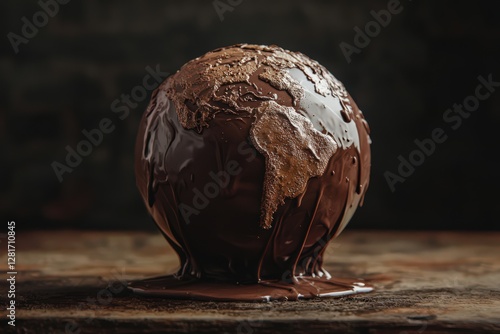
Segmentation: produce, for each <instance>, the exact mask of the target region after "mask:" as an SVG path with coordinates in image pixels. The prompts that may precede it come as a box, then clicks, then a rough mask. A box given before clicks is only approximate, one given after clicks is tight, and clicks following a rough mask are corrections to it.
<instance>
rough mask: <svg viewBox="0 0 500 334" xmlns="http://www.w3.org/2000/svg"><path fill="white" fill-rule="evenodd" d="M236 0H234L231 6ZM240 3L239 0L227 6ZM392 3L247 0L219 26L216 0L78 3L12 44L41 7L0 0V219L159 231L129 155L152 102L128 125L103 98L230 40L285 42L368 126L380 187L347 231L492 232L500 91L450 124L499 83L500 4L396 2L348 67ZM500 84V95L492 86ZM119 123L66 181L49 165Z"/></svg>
mask: <svg viewBox="0 0 500 334" xmlns="http://www.w3.org/2000/svg"><path fill="white" fill-rule="evenodd" d="M222 2H224V3H227V2H228V1H227V0H222ZM237 2H238V1H235V0H233V4H234V3H237ZM387 3H388V2H387V1H356V2H354V1H336V2H333V1H250V0H243V1H241V3H240V4H238V5H236V6H232V11H226V12H224V13H223V20H221V19H220V17H219V15H218V14H217V12H216V10H215V9H214V4H213V2H212V1H176V2H174V1H159V0H157V1H143V0H142V1H139V0H138V1H120V0H115V1H92V0H87V1H78V0H72V1H70V2H69V3H68V4H65V5H61V6H60V10H59V13H58V14H57V15H55V16H54V17H53V18H50V20H49V22H48V24H47V25H46V26H44V27H41V28H39V32H38V34H37V35H36V36H35V37H33V38H31V39H29V42H28V43H27V44H21V45H19V53H17V54H16V53H15V52H14V50H13V48H12V46H11V44H10V42H9V40H8V38H7V34H8V33H9V32H14V33H16V34H19V35H20V34H21V28H22V26H23V22H22V21H21V18H22V17H23V16H26V17H27V18H28V20H29V21H30V22H32V20H33V15H34V14H35V13H36V12H38V11H40V6H39V5H38V3H37V1H19V0H9V1H6V0H4V1H2V3H1V4H0V25H1V33H2V36H1V43H0V150H1V154H0V216H1V217H2V219H3V220H4V221H7V220H16V222H17V224H16V227H18V228H37V229H40V228H44V229H45V228H46V229H50V228H102V229H115V228H118V229H154V225H153V223H152V222H151V220H150V218H148V215H147V214H146V210H145V208H144V205H143V203H142V200H141V199H140V198H139V195H138V191H137V190H136V188H135V180H134V174H133V148H134V141H135V134H136V130H137V127H138V123H139V119H140V116H141V114H142V112H143V111H144V109H145V106H146V105H147V101H148V100H149V96H150V94H151V92H148V98H147V99H146V100H144V101H143V102H142V103H139V105H138V106H137V107H136V108H134V109H132V110H131V114H130V115H129V116H128V117H127V118H126V119H124V120H119V118H118V117H117V115H116V114H113V113H112V112H111V108H110V105H111V103H112V101H113V100H115V99H116V98H119V97H120V95H121V94H122V93H125V94H129V93H130V91H131V89H132V88H133V87H135V86H137V85H141V84H142V78H143V77H144V76H145V75H146V73H147V72H146V71H145V67H146V66H148V65H149V66H151V67H155V66H156V65H157V64H159V65H160V68H161V69H162V70H163V71H168V72H171V73H172V72H174V71H176V70H177V69H178V68H179V67H180V66H181V65H182V64H183V63H185V62H186V61H188V60H190V59H192V58H194V57H196V56H199V55H202V54H203V53H205V52H207V51H209V50H211V49H214V48H217V47H221V46H226V45H231V44H235V43H242V42H246V43H257V44H277V45H279V46H281V47H284V48H286V49H290V50H293V51H301V52H303V53H305V54H306V55H308V56H310V57H311V58H313V59H315V60H317V61H318V62H320V63H321V64H323V65H324V66H325V67H327V68H328V69H329V70H330V71H331V72H332V73H333V74H334V75H335V76H336V77H337V78H338V79H339V80H341V81H342V82H343V83H344V84H345V86H346V88H347V89H348V91H349V92H350V93H351V95H352V96H353V97H354V99H355V100H356V101H357V103H358V105H359V106H360V108H361V109H362V110H363V111H364V114H365V116H366V118H367V120H368V122H369V124H370V126H371V129H372V135H371V137H372V140H373V144H372V157H373V161H372V174H371V185H370V188H369V191H368V193H367V196H366V199H365V205H364V206H363V207H362V208H361V209H359V210H358V212H357V213H356V214H355V216H354V218H353V220H352V222H351V224H350V225H349V228H353V229H354V228H374V229H499V224H498V205H497V201H498V198H499V196H498V195H497V191H498V179H497V177H496V174H495V173H496V172H498V170H499V163H498V158H497V157H495V155H496V154H497V152H498V145H497V144H498V132H499V121H500V116H499V113H498V111H499V107H500V92H495V93H493V94H492V96H491V97H490V98H489V99H487V100H485V101H482V102H481V103H480V105H479V109H478V110H477V111H475V112H474V113H473V114H472V115H471V116H470V117H469V118H468V119H465V120H464V121H463V124H462V125H461V126H460V127H459V128H458V129H457V130H452V129H451V128H450V126H449V125H448V124H446V123H445V122H444V121H443V118H442V116H443V113H444V112H445V110H446V109H448V108H451V107H452V106H453V104H454V103H462V101H463V100H464V99H465V98H466V97H467V96H469V95H473V94H474V90H475V88H476V86H477V85H478V83H479V82H478V79H477V77H478V76H479V75H482V76H483V77H485V78H486V77H487V76H488V75H489V74H492V76H493V79H494V80H495V81H500V62H499V60H500V57H499V56H500V53H499V52H498V51H497V50H498V49H499V46H500V23H499V21H500V20H499V16H498V9H497V8H498V7H499V6H498V5H497V6H495V2H494V1H491V2H490V1H469V2H457V1H417V0H413V1H409V0H406V1H401V4H402V6H403V10H402V12H401V13H400V14H397V15H393V16H392V20H391V22H390V24H389V25H388V26H387V27H385V28H382V30H381V32H380V34H379V35H378V36H376V37H373V38H372V40H371V42H370V43H369V45H368V46H367V47H365V48H363V49H362V50H361V52H360V53H359V54H354V55H352V62H351V63H348V62H347V60H346V58H345V57H344V55H343V53H342V51H341V49H340V47H339V44H340V43H341V42H346V43H349V44H351V45H353V44H354V42H353V41H354V36H355V31H354V30H353V29H354V27H356V26H358V27H360V28H361V29H363V28H364V27H365V25H366V24H367V23H368V22H370V21H372V20H373V17H372V16H371V14H370V11H371V10H375V11H379V10H381V9H385V8H387ZM499 90H500V89H499ZM104 117H107V118H110V119H111V120H112V121H113V124H115V125H116V129H115V130H114V131H113V132H112V133H110V134H106V135H104V139H103V142H102V144H100V145H99V146H98V147H97V148H95V149H94V150H93V152H92V153H91V154H90V155H89V156H87V157H84V158H83V162H82V163H81V164H80V165H79V166H78V167H76V168H75V169H74V171H73V172H72V173H71V174H64V181H63V182H61V183H60V182H59V181H58V179H57V177H56V175H55V173H54V171H53V169H52V167H51V163H52V162H53V161H59V162H64V159H65V156H66V153H67V152H66V150H65V147H66V145H70V146H71V147H73V148H74V147H75V146H76V144H77V143H78V142H79V141H80V140H82V139H84V137H83V135H82V130H83V129H87V130H90V129H93V128H96V127H98V124H99V121H100V120H101V119H102V118H104ZM436 127H441V128H443V129H444V131H445V133H446V135H447V136H448V139H447V141H446V142H444V143H442V144H439V145H437V147H436V150H435V152H434V154H432V155H431V156H429V157H427V158H426V160H425V162H424V163H423V164H422V165H421V166H419V167H417V168H416V170H415V172H414V173H413V174H412V175H411V176H410V177H408V178H407V180H406V181H405V182H404V183H398V184H397V185H396V189H395V191H394V192H391V190H390V188H389V186H388V184H387V182H386V180H385V178H384V173H385V172H386V171H391V172H394V173H397V168H398V163H399V161H398V156H399V155H402V156H404V157H408V155H409V154H410V153H411V152H412V151H413V150H414V149H415V148H416V146H415V144H414V143H413V141H414V140H415V139H424V138H429V137H430V133H431V131H432V130H433V129H434V128H436Z"/></svg>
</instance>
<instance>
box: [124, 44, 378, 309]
mask: <svg viewBox="0 0 500 334" xmlns="http://www.w3.org/2000/svg"><path fill="white" fill-rule="evenodd" d="M369 145H370V139H369V129H368V125H367V123H366V121H365V120H364V118H363V115H362V113H361V111H360V110H359V109H358V107H357V106H356V104H355V103H354V101H353V100H352V99H351V97H350V95H349V94H348V93H347V92H346V90H345V88H344V87H343V85H342V84H341V83H340V82H339V81H338V80H336V79H335V78H334V77H333V75H331V74H330V72H328V71H327V70H326V69H325V68H324V67H322V66H321V65H319V64H318V63H317V62H315V61H313V60H311V59H310V58H308V57H306V56H304V55H302V54H300V53H295V52H290V51H286V50H283V49H281V48H278V47H275V46H256V45H235V46H231V47H227V48H222V49H218V50H214V51H212V52H209V53H207V54H205V55H204V56H202V57H199V58H196V59H194V60H192V61H190V62H188V63H187V64H186V65H184V66H183V67H182V68H181V69H180V70H179V71H178V72H177V73H175V74H174V75H172V76H170V77H169V78H168V79H166V80H165V82H163V83H162V85H161V86H160V87H159V88H158V89H157V90H156V91H155V92H154V93H153V96H152V98H151V102H150V104H149V106H148V108H147V110H146V112H145V113H144V116H143V119H142V121H141V125H140V129H139V134H138V137H137V145H136V166H135V169H136V179H137V186H138V188H139V190H140V193H141V195H142V197H143V198H144V201H145V203H146V206H147V208H148V210H149V212H150V213H151V215H152V216H153V218H154V220H155V222H156V224H157V225H158V227H159V228H160V230H161V231H162V233H163V234H164V236H165V238H166V239H167V240H168V242H169V244H170V245H171V246H172V247H173V248H174V250H175V251H176V252H177V253H178V255H179V258H180V262H181V268H180V269H179V271H178V272H177V273H176V274H175V275H172V276H169V277H164V278H162V279H153V280H146V281H142V282H135V283H132V285H131V287H132V289H133V290H134V291H137V292H142V293H147V292H148V290H149V292H150V293H151V294H162V293H163V294H164V295H166V296H172V297H182V296H184V297H187V296H189V297H191V298H200V299H222V300H267V299H279V298H287V299H297V298H308V297H314V296H328V295H330V296H332V295H341V294H342V293H344V294H346V293H345V292H346V291H347V293H349V291H350V293H356V292H365V291H369V290H370V288H368V287H364V288H363V287H362V286H363V284H362V283H355V284H353V283H352V282H351V283H346V281H345V280H344V281H342V280H340V281H339V280H334V279H333V278H331V276H330V275H329V273H328V272H327V271H325V270H324V269H323V267H322V262H323V253H324V250H325V247H326V245H327V244H328V242H329V241H330V240H331V239H332V238H334V237H335V236H336V235H338V234H339V233H340V232H341V231H342V229H343V228H344V227H345V225H346V224H347V223H348V221H349V220H350V218H351V217H352V215H353V213H354V211H355V210H356V208H357V207H358V205H359V204H360V202H361V201H362V198H363V196H364V194H365V192H366V189H367V187H368V182H369V170H370V147H369ZM217 287H218V288H217ZM214 289H215V290H214ZM214 291H215V292H214ZM217 296H219V298H217ZM221 296H222V297H221ZM266 296H267V297H266ZM269 296H272V297H269ZM268 297H269V298H268Z"/></svg>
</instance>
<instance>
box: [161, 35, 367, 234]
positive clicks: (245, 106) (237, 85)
mask: <svg viewBox="0 0 500 334" xmlns="http://www.w3.org/2000/svg"><path fill="white" fill-rule="evenodd" d="M293 71H299V72H300V73H301V74H300V75H299V74H297V73H298V72H293ZM179 73H182V75H179ZM300 79H302V80H300ZM265 84H268V85H269V87H268V88H270V89H273V90H274V91H277V92H279V93H283V92H284V93H285V94H286V96H285V97H283V96H281V100H280V96H279V93H273V94H270V92H269V90H270V89H267V91H268V92H267V94H265V93H264V92H263V88H262V87H263V85H265ZM167 87H168V88H167V90H166V92H167V96H168V98H169V99H171V100H172V101H173V102H174V104H175V108H176V111H177V114H178V117H179V121H180V123H181V124H182V126H183V127H185V128H186V129H196V131H197V132H199V133H201V132H202V131H203V128H204V127H209V126H210V120H212V119H213V118H214V117H215V115H216V114H217V113H220V112H223V113H228V114H243V115H244V114H247V116H254V117H255V118H256V119H257V124H255V125H254V127H253V129H252V131H251V133H250V137H251V139H252V142H253V143H254V144H255V146H256V148H257V149H258V150H259V152H260V153H262V154H263V155H264V156H265V157H266V173H265V182H264V185H263V188H264V193H263V195H262V210H261V211H262V215H261V221H260V226H262V227H264V228H269V227H271V224H272V218H273V214H274V213H275V212H276V209H277V208H278V206H279V205H280V204H283V201H284V199H285V198H295V197H297V196H298V195H300V194H301V192H303V191H304V190H305V186H306V183H307V181H308V180H309V179H310V178H311V177H315V176H319V175H321V174H322V173H323V172H324V170H325V167H326V164H327V163H328V160H329V159H330V158H331V156H332V154H333V153H334V152H335V151H336V148H337V147H338V146H339V145H340V146H342V147H343V148H344V149H345V148H347V147H349V146H350V145H355V146H356V148H357V149H359V139H358V136H357V133H356V132H357V131H356V125H355V124H354V123H353V122H351V118H352V116H351V115H352V112H353V111H352V107H351V106H350V103H349V100H348V98H347V97H348V95H347V92H346V91H345V89H344V88H343V86H342V84H341V83H340V82H339V81H337V80H336V79H335V78H334V77H333V76H332V75H330V74H329V72H328V71H327V70H326V69H324V68H323V67H322V66H321V65H319V64H318V63H316V62H314V61H312V60H311V59H309V58H308V57H306V56H304V55H302V54H300V53H292V52H289V51H286V50H283V49H281V48H278V47H273V46H272V47H268V46H256V45H245V44H244V45H240V46H235V47H229V48H224V49H218V50H214V51H213V52H209V53H207V54H206V55H204V56H203V57H200V58H196V59H194V60H192V61H190V62H188V63H187V64H186V65H184V66H183V67H182V69H181V70H180V71H179V72H178V73H176V74H174V75H173V76H172V77H170V78H169V79H168V80H167ZM313 92H314V93H313ZM318 97H319V98H318ZM321 98H322V99H323V100H321ZM312 99H315V100H317V101H319V102H318V103H319V104H321V105H322V106H323V107H324V108H332V106H334V105H335V103H336V104H337V105H338V107H337V108H338V110H337V111H339V112H336V111H334V110H329V112H330V114H329V115H328V116H327V117H323V118H324V119H325V124H324V123H321V124H314V122H315V121H316V120H317V119H318V117H319V116H318V115H317V114H315V113H319V114H325V112H324V111H322V110H317V108H316V109H315V108H314V107H313V108H311V107H310V105H311V103H314V102H317V101H313V102H311V100H312ZM268 101H269V102H268ZM273 101H274V103H273ZM332 101H333V102H332ZM318 103H317V104H318ZM319 104H318V105H319ZM280 105H287V106H289V107H292V108H288V109H287V108H284V107H281V106H280ZM284 110H286V111H284ZM267 113H271V114H273V115H267ZM274 113H278V114H279V116H275V115H274ZM300 113H304V114H306V116H307V117H301V118H299V117H298V116H301V115H300ZM337 114H338V115H342V116H341V117H339V116H336V115H337ZM266 122H271V123H272V124H273V127H269V126H268V125H266V124H265V123H266ZM311 122H313V123H311ZM349 123H350V124H349ZM311 124H312V125H313V126H314V127H313V126H311ZM290 129H294V134H297V135H302V136H303V137H301V138H295V136H287V135H286V131H290ZM291 152H293V153H292V156H290V154H291ZM295 155H297V156H300V157H301V160H300V161H294V158H293V156H295ZM299 166H300V167H299Z"/></svg>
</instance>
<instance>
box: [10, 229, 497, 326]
mask: <svg viewBox="0 0 500 334" xmlns="http://www.w3.org/2000/svg"><path fill="white" fill-rule="evenodd" d="M16 245H17V254H16V256H17V264H16V270H17V272H18V274H17V277H16V280H17V281H16V306H17V308H16V326H15V327H12V326H9V325H8V324H7V321H8V318H7V317H6V310H5V307H4V305H7V302H8V300H7V285H6V280H5V279H4V278H2V280H1V283H0V284H1V285H0V291H1V295H0V301H1V305H2V311H1V317H2V320H1V323H0V326H1V329H0V332H1V333H9V332H14V333H37V334H38V333H43V334H46V333H47V334H48V333H186V332H194V333H241V334H244V333H275V332H278V331H283V332H299V333H332V332H335V333H401V334H405V333H408V334H409V333H426V334H431V333H448V332H455V333H456V332H458V333H483V332H484V333H500V233H498V232H494V233H469V232H463V233H451V232H449V233H448V232H371V231H363V232H359V231H346V232H344V233H343V234H342V235H341V236H340V237H339V238H338V239H337V240H336V242H334V243H333V244H332V245H331V246H330V247H329V248H328V253H327V254H328V255H327V260H326V261H327V262H326V265H325V267H326V268H327V269H328V270H329V271H330V273H332V274H333V275H334V276H339V277H342V276H344V277H362V278H364V279H365V280H366V281H368V282H370V283H371V284H373V285H374V286H375V287H376V291H375V292H372V293H368V294H360V295H354V296H349V297H343V298H332V299H317V300H301V301H296V302H270V303H229V302H199V301H185V300H165V299H160V298H141V297H137V296H133V295H130V294H129V293H126V292H125V289H124V287H123V285H122V283H120V282H126V281H127V280H129V279H137V278H142V277H148V276H156V275H162V274H165V273H169V272H171V271H173V270H174V269H175V268H176V266H177V258H176V256H175V254H174V253H173V252H172V251H171V250H170V248H169V247H168V245H167V243H166V242H165V241H164V240H163V239H162V237H161V236H160V235H159V234H156V233H144V232H80V231H78V232H75V231H62V232H60V231H56V232H54V231H52V232H47V231H45V232H25V233H17V239H16ZM0 246H1V247H2V250H1V253H0V254H1V257H0V272H1V274H0V275H2V277H5V273H6V272H7V258H6V254H5V253H6V252H5V249H4V248H6V247H5V242H3V243H1V244H0ZM4 329H6V330H5V331H4Z"/></svg>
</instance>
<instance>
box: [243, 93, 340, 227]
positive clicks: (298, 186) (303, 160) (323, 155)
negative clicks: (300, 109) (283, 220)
mask: <svg viewBox="0 0 500 334" xmlns="http://www.w3.org/2000/svg"><path fill="white" fill-rule="evenodd" d="M250 134H251V137H252V141H253V143H254V145H255V147H256V148H257V149H258V150H259V152H261V153H262V154H263V155H264V156H265V157H266V174H265V178H264V194H263V198H262V215H261V226H262V227H264V228H270V227H271V222H272V218H273V214H274V212H276V209H277V208H278V205H280V204H284V203H285V198H287V197H288V198H295V197H297V196H299V195H300V194H301V193H303V192H304V191H305V188H306V185H307V181H308V180H309V179H310V178H311V177H314V176H320V175H322V174H323V173H324V172H325V168H326V165H327V164H328V161H329V160H330V157H331V156H332V154H333V153H334V152H335V150H336V149H337V144H335V141H334V140H333V139H332V138H331V137H329V136H327V135H324V134H322V133H321V132H319V131H318V130H316V129H314V127H313V125H312V123H311V121H310V120H309V119H307V118H305V117H304V116H302V115H300V114H298V113H297V112H296V111H295V109H294V108H291V107H283V106H280V105H279V104H277V103H276V102H274V101H270V102H264V103H263V104H262V106H261V107H260V108H258V115H257V120H256V121H255V122H254V124H253V126H252V129H251V131H250Z"/></svg>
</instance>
